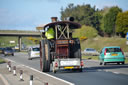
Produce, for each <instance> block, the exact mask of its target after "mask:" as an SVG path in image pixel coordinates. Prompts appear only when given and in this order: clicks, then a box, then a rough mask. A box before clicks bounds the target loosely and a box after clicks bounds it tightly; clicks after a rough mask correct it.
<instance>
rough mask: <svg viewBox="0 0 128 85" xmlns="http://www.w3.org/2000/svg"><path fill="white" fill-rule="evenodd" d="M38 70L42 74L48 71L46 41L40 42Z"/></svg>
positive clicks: (47, 45) (48, 52) (48, 50)
mask: <svg viewBox="0 0 128 85" xmlns="http://www.w3.org/2000/svg"><path fill="white" fill-rule="evenodd" d="M40 69H41V71H42V72H49V71H50V44H49V41H48V40H41V42H40Z"/></svg>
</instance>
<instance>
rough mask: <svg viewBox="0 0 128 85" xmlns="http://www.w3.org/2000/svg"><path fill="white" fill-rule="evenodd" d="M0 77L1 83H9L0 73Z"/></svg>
mask: <svg viewBox="0 0 128 85" xmlns="http://www.w3.org/2000/svg"><path fill="white" fill-rule="evenodd" d="M0 78H1V79H2V81H3V83H4V84H5V85H10V84H9V83H8V81H7V80H6V79H5V78H4V77H3V76H2V75H1V74H0Z"/></svg>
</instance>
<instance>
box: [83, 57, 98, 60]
mask: <svg viewBox="0 0 128 85" xmlns="http://www.w3.org/2000/svg"><path fill="white" fill-rule="evenodd" d="M82 59H87V60H99V56H82Z"/></svg>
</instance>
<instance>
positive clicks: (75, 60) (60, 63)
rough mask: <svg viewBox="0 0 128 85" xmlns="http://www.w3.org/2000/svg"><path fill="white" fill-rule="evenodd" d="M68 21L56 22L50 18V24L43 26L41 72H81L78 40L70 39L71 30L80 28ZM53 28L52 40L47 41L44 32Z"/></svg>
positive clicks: (81, 63)
mask: <svg viewBox="0 0 128 85" xmlns="http://www.w3.org/2000/svg"><path fill="white" fill-rule="evenodd" d="M69 20H70V21H68V20H66V21H57V17H52V23H48V24H46V25H45V26H43V27H42V28H43V32H42V33H41V37H42V40H41V41H40V69H41V71H42V72H49V71H50V69H52V71H53V72H54V73H56V71H57V70H59V69H78V70H79V71H82V66H83V62H82V60H81V48H80V41H79V39H78V38H72V32H71V31H70V30H71V29H77V28H80V27H81V25H80V24H78V23H75V22H73V20H74V19H73V18H72V17H71V18H70V19H69ZM49 28H53V29H54V32H55V35H54V36H55V38H54V39H50V40H49V39H47V38H46V36H45V31H46V30H48V29H49Z"/></svg>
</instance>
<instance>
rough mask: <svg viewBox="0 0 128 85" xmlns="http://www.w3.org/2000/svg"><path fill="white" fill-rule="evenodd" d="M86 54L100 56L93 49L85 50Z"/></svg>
mask: <svg viewBox="0 0 128 85" xmlns="http://www.w3.org/2000/svg"><path fill="white" fill-rule="evenodd" d="M84 54H85V55H89V56H98V55H99V53H98V52H97V51H96V50H95V49H93V48H86V49H85V50H84Z"/></svg>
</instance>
